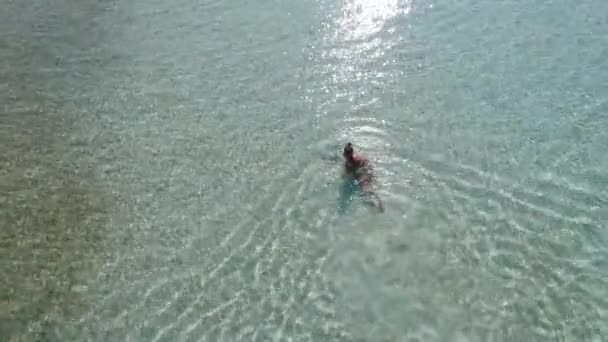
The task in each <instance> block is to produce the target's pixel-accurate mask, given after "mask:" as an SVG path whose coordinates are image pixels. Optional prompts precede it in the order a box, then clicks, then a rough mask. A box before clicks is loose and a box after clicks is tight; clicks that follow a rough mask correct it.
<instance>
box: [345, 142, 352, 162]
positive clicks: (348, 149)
mask: <svg viewBox="0 0 608 342" xmlns="http://www.w3.org/2000/svg"><path fill="white" fill-rule="evenodd" d="M353 153H354V150H353V144H351V143H347V144H346V146H344V152H342V155H343V156H344V158H346V159H351V158H352V157H353Z"/></svg>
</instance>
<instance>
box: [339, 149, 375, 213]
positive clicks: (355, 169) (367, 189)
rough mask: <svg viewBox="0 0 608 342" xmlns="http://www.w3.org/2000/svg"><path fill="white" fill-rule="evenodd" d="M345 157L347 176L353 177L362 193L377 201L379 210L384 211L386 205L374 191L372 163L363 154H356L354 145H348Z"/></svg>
mask: <svg viewBox="0 0 608 342" xmlns="http://www.w3.org/2000/svg"><path fill="white" fill-rule="evenodd" d="M342 155H343V156H344V169H345V171H346V174H347V175H349V176H352V177H353V179H354V181H355V183H356V185H357V186H358V187H359V189H360V190H361V192H362V193H364V194H366V195H369V196H371V197H373V198H375V199H376V201H377V203H376V205H377V206H378V209H380V211H384V203H383V202H382V199H381V198H380V196H379V195H378V194H377V193H376V192H375V191H374V190H373V189H372V181H373V180H374V177H373V166H372V164H371V162H370V161H369V160H368V159H367V158H366V157H365V156H363V155H361V154H355V150H354V148H353V144H352V143H350V142H349V143H347V144H346V145H345V146H344V151H343V152H342Z"/></svg>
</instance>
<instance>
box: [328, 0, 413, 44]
mask: <svg viewBox="0 0 608 342" xmlns="http://www.w3.org/2000/svg"><path fill="white" fill-rule="evenodd" d="M411 2H412V1H411V0H350V1H346V3H345V5H344V8H343V10H342V13H343V17H342V19H341V20H340V21H339V22H338V25H339V31H338V32H337V33H338V35H339V36H340V38H341V39H342V40H344V41H350V40H358V39H366V38H369V37H370V36H371V35H373V34H376V33H378V32H380V31H381V30H382V29H383V27H384V25H385V23H386V22H387V21H388V20H390V19H391V18H393V17H395V16H397V15H400V14H407V13H409V11H410V10H411Z"/></svg>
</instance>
